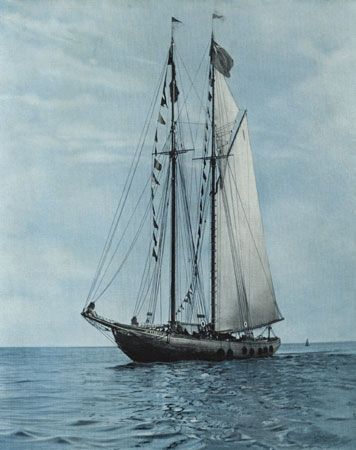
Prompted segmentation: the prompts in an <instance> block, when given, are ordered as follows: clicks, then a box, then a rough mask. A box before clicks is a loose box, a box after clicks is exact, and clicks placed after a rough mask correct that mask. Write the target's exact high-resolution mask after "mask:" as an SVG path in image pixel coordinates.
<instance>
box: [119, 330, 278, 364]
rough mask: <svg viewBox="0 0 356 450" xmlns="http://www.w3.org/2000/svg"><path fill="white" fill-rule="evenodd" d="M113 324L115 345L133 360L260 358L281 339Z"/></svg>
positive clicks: (272, 349)
mask: <svg viewBox="0 0 356 450" xmlns="http://www.w3.org/2000/svg"><path fill="white" fill-rule="evenodd" d="M115 325H116V326H115V327H112V332H113V335H114V337H115V341H116V343H117V345H118V347H119V348H120V349H121V350H122V351H123V352H124V353H125V354H126V355H127V356H128V357H129V358H131V359H132V360H133V361H137V362H156V361H157V362H159V361H161V362H171V361H182V360H204V361H223V360H225V359H248V358H263V357H268V356H272V355H273V354H274V353H275V352H276V351H277V350H278V348H279V346H280V343H281V342H280V339H279V338H271V339H267V338H264V339H247V340H243V341H242V340H235V341H234V340H216V339H209V338H194V337H192V336H186V335H179V334H168V335H167V334H166V333H165V332H161V331H156V330H153V329H152V330H150V329H145V328H140V327H131V326H127V325H119V324H115Z"/></svg>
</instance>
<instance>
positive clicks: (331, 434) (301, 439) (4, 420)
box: [0, 343, 356, 450]
mask: <svg viewBox="0 0 356 450" xmlns="http://www.w3.org/2000/svg"><path fill="white" fill-rule="evenodd" d="M355 381H356V343H333V344H314V343H311V346H310V347H305V346H304V345H282V347H281V349H280V351H279V353H278V354H277V355H276V356H275V357H273V358H267V359H259V360H247V361H226V362H222V363H210V362H209V363H208V362H179V363H172V364H162V363H160V364H133V363H130V362H129V360H128V359H127V358H126V357H125V356H124V355H123V354H122V353H121V352H120V351H119V350H118V349H117V348H115V347H112V348H0V449H6V450H7V449H9V450H12V449H26V450H31V449H46V450H52V449H53V450H56V449H65V448H70V449H72V448H73V449H94V448H99V449H100V448H105V449H131V448H147V449H214V450H215V449H280V448H283V449H285V448H288V449H299V448H307V449H314V448H315V449H356V391H355Z"/></svg>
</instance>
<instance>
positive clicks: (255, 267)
mask: <svg viewBox="0 0 356 450" xmlns="http://www.w3.org/2000/svg"><path fill="white" fill-rule="evenodd" d="M216 89H217V90H218V89H219V88H218V86H216ZM219 96H221V93H219V92H218V93H217V98H219ZM230 101H231V99H230V98H229V102H230ZM215 116H216V122H215V123H216V127H217V129H218V128H219V127H220V129H222V128H223V124H222V121H223V119H222V118H221V116H220V112H219V110H218V109H217V108H216V109H215ZM228 128H230V125H229V127H228ZM219 139H220V138H219V136H217V153H218V154H219V155H220V156H222V155H226V156H227V157H226V158H222V159H220V160H219V168H220V180H219V181H220V182H219V185H218V190H217V194H216V206H217V208H216V209H217V274H216V276H217V296H216V298H217V300H216V323H215V329H216V331H242V330H246V329H253V328H258V327H260V326H263V325H267V324H270V323H273V322H275V321H278V320H280V319H281V314H280V312H279V309H278V306H277V303H276V299H275V293H274V289H273V284H272V279H271V272H270V268H269V263H268V258H267V254H266V248H265V243H264V237H263V229H262V222H261V214H260V208H259V202H258V194H257V189H256V181H255V174H254V169H253V161H252V154H251V149H250V142H249V134H248V127H247V118H246V116H244V117H243V119H242V121H241V123H240V126H239V129H238V132H237V134H236V137H235V139H234V140H233V144H232V145H231V142H229V144H228V145H225V144H224V142H225V140H223V141H221V140H220V142H219ZM230 141H231V139H230ZM221 143H222V145H221ZM230 147H231V149H230Z"/></svg>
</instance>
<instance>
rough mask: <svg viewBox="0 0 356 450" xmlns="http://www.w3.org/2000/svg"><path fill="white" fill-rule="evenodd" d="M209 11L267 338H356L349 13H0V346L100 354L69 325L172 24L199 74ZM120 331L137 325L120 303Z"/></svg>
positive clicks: (68, 5) (271, 6)
mask: <svg viewBox="0 0 356 450" xmlns="http://www.w3.org/2000/svg"><path fill="white" fill-rule="evenodd" d="M214 10H218V11H219V12H221V13H222V14H224V15H225V20H224V21H223V22H220V23H219V24H217V28H216V35H217V40H218V41H219V42H220V43H221V44H222V45H223V46H224V47H225V48H226V49H227V50H228V51H229V53H230V54H231V55H232V56H233V58H234V60H235V67H234V69H233V73H232V77H231V79H230V86H231V89H232V91H233V93H234V95H235V98H237V100H238V102H239V104H240V105H241V106H242V107H246V108H247V109H248V114H249V125H250V132H251V141H252V146H253V151H254V160H255V170H256V177H257V182H258V189H259V192H260V200H261V208H262V215H263V220H264V228H265V232H266V241H267V248H268V253H269V257H270V264H271V270H272V275H273V279H274V284H275V289H276V294H277V299H278V303H279V305H280V308H281V310H282V312H283V314H284V316H285V319H286V320H285V321H284V322H282V323H281V324H278V325H276V327H275V329H276V331H277V333H278V334H279V335H280V336H281V337H282V340H283V341H284V342H296V341H303V340H304V339H305V338H306V337H309V339H310V340H312V341H313V340H314V341H321V340H350V339H356V331H355V330H356V328H355V326H354V319H355V317H356V306H355V293H356V281H355V280H356V276H355V275H356V273H355V270H356V232H355V230H356V227H355V223H356V192H355V191H356V188H355V181H354V180H355V177H356V173H355V172H356V171H355V169H356V167H355V166H356V164H355V141H356V139H355V137H356V128H355V123H356V106H355V105H356V82H355V73H356V30H355V27H354V24H355V23H356V4H355V2H351V1H329V2H324V1H312V0H311V1H286V0H283V1H278V0H276V1H257V0H256V1H240V2H238V1H234V2H232V1H220V2H209V1H194V2H192V1H184V0H183V1H179V2H178V1H171V2H170V1H164V2H163V1H162V2H157V1H145V2H140V1H134V2H125V1H120V2H116V1H87V2H86V1H84V0H82V1H79V0H78V1H70V0H66V1H31V2H17V1H11V2H7V1H2V2H1V5H0V39H1V43H2V45H1V50H0V64H1V72H0V117H1V127H0V134H1V156H0V173H1V181H2V182H1V186H0V208H1V223H0V230H1V231H0V232H1V234H0V245H1V252H0V295H1V311H2V312H1V315H0V345H3V346H6V345H9V346H11V345H102V344H106V342H107V341H105V340H104V339H103V338H102V336H101V335H100V334H98V333H97V332H96V331H95V330H94V329H92V328H91V327H89V326H88V324H87V323H86V322H84V321H83V320H82V318H81V317H80V315H79V313H80V311H81V309H82V307H83V304H84V301H85V298H86V295H87V292H88V289H89V286H90V282H91V280H92V277H93V274H94V271H95V269H96V264H97V260H98V257H99V255H100V251H101V248H102V245H103V243H104V239H105V236H106V232H107V230H108V227H109V224H110V221H111V218H112V214H113V211H114V207H115V204H116V202H117V199H118V198H119V195H120V192H121V189H122V186H123V181H124V177H125V175H126V172H127V169H128V167H129V164H130V159H131V155H132V152H133V151H134V148H135V145H136V144H137V142H138V137H139V134H140V131H141V128H142V126H143V122H144V119H145V116H146V112H147V111H148V108H149V101H150V98H151V95H152V92H153V89H154V87H155V86H156V83H157V80H158V78H159V75H160V71H161V68H162V64H163V61H164V58H165V57H166V54H167V48H168V45H169V39H170V17H171V16H172V15H174V16H176V17H178V18H179V19H180V20H182V21H183V22H184V25H183V26H181V27H180V29H179V30H178V32H177V46H178V48H179V50H180V52H181V54H182V56H183V57H184V59H185V61H186V64H187V65H188V66H194V64H195V65H196V64H197V61H199V60H200V58H201V54H202V52H203V51H204V50H205V48H206V46H207V43H208V40H209V35H210V26H211V25H210V24H211V21H210V17H211V12H212V11H214ZM194 67H195V66H194ZM131 282H132V280H130V277H129V275H127V279H126V285H127V286H128V285H129V284H130V283H131ZM120 294H122V296H123V297H125V299H126V298H129V297H130V295H131V294H130V293H128V291H127V289H126V288H125V289H124V291H123V292H120V288H118V290H117V291H116V294H115V295H117V296H118V297H120ZM129 300H130V299H129ZM118 314H119V316H120V317H118V318H120V319H125V320H127V319H128V318H129V317H130V314H131V307H130V305H129V301H128V302H123V303H120V305H119V309H118Z"/></svg>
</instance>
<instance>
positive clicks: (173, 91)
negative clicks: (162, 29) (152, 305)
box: [169, 18, 177, 326]
mask: <svg viewBox="0 0 356 450" xmlns="http://www.w3.org/2000/svg"><path fill="white" fill-rule="evenodd" d="M173 51H174V39H173V18H172V34H171V47H170V54H169V58H170V62H171V108H172V110H171V152H170V159H171V167H172V172H171V174H172V176H171V289H170V290H171V292H170V293H171V325H172V326H173V325H174V324H175V321H176V171H177V151H176V140H175V122H174V120H175V119H174V103H175V100H176V70H175V65H174V55H173Z"/></svg>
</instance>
